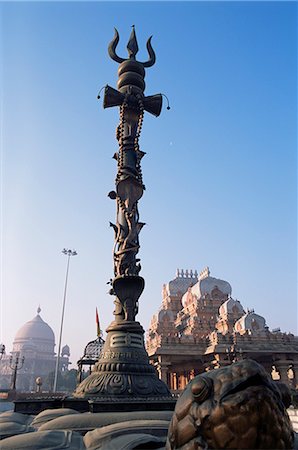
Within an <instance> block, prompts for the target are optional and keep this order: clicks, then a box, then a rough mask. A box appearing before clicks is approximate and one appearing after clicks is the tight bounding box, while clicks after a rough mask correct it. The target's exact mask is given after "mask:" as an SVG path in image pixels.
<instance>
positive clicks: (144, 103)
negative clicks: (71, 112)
mask: <svg viewBox="0 0 298 450" xmlns="http://www.w3.org/2000/svg"><path fill="white" fill-rule="evenodd" d="M118 41H119V34H118V32H117V30H115V36H114V39H113V40H112V42H111V43H110V45H109V55H110V57H111V58H112V59H113V60H114V61H116V62H118V63H120V66H119V69H118V75H119V79H118V85H117V87H118V90H115V89H113V88H111V87H110V86H106V87H105V95H104V103H103V106H104V108H109V107H113V106H119V107H120V123H119V125H118V127H117V131H116V138H117V140H118V143H119V149H118V152H117V153H115V155H114V159H115V160H116V161H117V169H118V170H117V176H116V189H115V191H111V192H110V193H109V197H110V198H111V199H113V200H115V201H116V223H115V224H113V223H110V225H111V227H112V228H113V229H114V232H115V243H114V249H113V253H114V279H113V280H111V290H110V293H111V295H113V296H115V300H114V303H115V310H114V312H113V314H114V316H115V319H114V321H113V322H112V323H111V324H110V325H109V327H108V328H107V338H106V342H105V345H104V348H103V350H102V353H101V356H100V358H99V360H98V362H97V363H96V365H95V368H94V370H93V372H92V374H91V375H90V376H89V377H87V378H86V379H85V380H84V381H83V382H82V383H81V384H80V385H79V386H78V387H77V389H76V391H75V393H74V396H75V397H80V398H90V397H91V398H94V397H96V398H97V399H98V400H99V401H100V400H101V399H103V398H109V397H113V398H117V399H120V400H121V399H127V398H129V399H130V400H133V399H136V398H144V397H147V398H148V397H151V398H152V397H153V398H154V397H155V398H166V399H168V398H169V397H170V395H171V394H170V391H169V390H168V388H167V386H166V384H165V383H164V382H162V381H161V380H159V379H158V377H157V374H156V371H155V369H154V367H153V366H151V365H150V364H149V358H148V355H147V352H146V350H145V346H144V337H143V334H144V330H143V328H142V326H141V325H140V323H139V322H137V321H136V320H135V318H136V315H137V313H138V300H139V297H140V296H141V294H142V292H143V289H144V279H143V278H142V277H141V276H140V275H139V272H140V270H141V265H140V259H139V258H138V252H139V248H140V244H139V233H140V231H141V229H142V227H143V226H144V225H145V224H144V223H143V222H140V220H139V211H138V201H139V200H140V199H141V197H142V195H143V191H144V188H145V187H144V184H143V178H142V171H141V160H142V158H143V156H144V155H145V153H144V152H142V151H141V150H140V147H139V137H140V134H141V129H142V124H143V116H144V111H148V112H149V113H151V114H153V115H155V116H158V115H159V114H160V112H161V107H162V96H161V94H157V95H153V96H150V97H145V96H144V89H145V81H144V77H145V68H147V67H150V66H152V65H153V64H154V62H155V53H154V51H153V48H152V46H151V38H149V40H148V42H147V49H148V53H149V60H148V61H147V62H144V63H141V62H139V61H137V60H136V54H137V52H138V44H137V39H136V35H135V30H134V27H133V29H132V32H131V35H130V39H129V42H128V45H127V49H128V55H129V57H128V58H127V59H124V58H120V57H119V56H118V55H117V54H116V47H117V44H118Z"/></svg>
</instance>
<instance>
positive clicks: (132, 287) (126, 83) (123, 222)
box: [103, 27, 162, 321]
mask: <svg viewBox="0 0 298 450" xmlns="http://www.w3.org/2000/svg"><path fill="white" fill-rule="evenodd" d="M118 42H119V34H118V31H117V30H116V29H115V36H114V39H113V40H112V42H111V43H110V45H109V55H110V57H111V58H112V59H113V60H114V61H116V62H118V63H120V66H119V69H118V75H119V79H118V84H117V87H118V90H116V89H113V88H111V87H110V86H106V87H105V95H104V102H103V106H104V108H108V107H112V106H120V123H119V125H118V127H117V133H116V137H117V140H118V142H119V150H118V152H117V153H115V155H114V158H115V159H116V160H117V164H118V171H117V176H116V191H112V192H110V193H109V197H110V198H112V199H115V200H116V202H117V221H116V224H113V223H111V224H110V225H111V226H112V227H113V229H114V231H115V244H114V250H113V253H114V275H115V279H114V280H113V282H112V287H113V289H111V294H116V296H117V299H116V310H115V311H114V314H115V316H116V321H122V320H128V321H133V320H135V316H136V314H137V312H138V298H139V296H140V295H141V293H142V291H143V288H144V280H143V278H141V277H139V276H138V275H139V272H140V270H141V265H140V259H139V258H137V254H138V252H139V248H140V245H139V233H140V231H141V229H142V227H143V226H144V223H142V222H140V221H139V212H138V201H139V200H140V198H141V197H142V195H143V191H144V189H145V186H144V185H143V179H142V171H141V159H142V158H143V156H144V155H145V153H144V152H142V151H141V150H140V148H139V136H140V134H141V129H142V123H143V116H144V110H145V111H148V112H150V113H151V114H154V115H155V116H158V115H159V114H160V111H161V107H162V95H161V94H157V95H153V96H150V97H145V96H144V89H145V81H144V78H145V69H144V67H150V66H152V65H153V64H154V62H155V53H154V50H153V48H152V46H151V37H150V38H149V40H148V42H147V49H148V53H149V60H148V61H147V62H144V63H142V62H139V61H137V60H136V54H137V52H138V43H137V39H136V35H135V30H134V27H133V29H132V32H131V35H130V39H129V42H128V45H127V49H128V54H129V58H128V59H124V58H120V57H119V56H118V55H117V54H116V47H117V44H118ZM123 290H124V291H125V293H124V292H123Z"/></svg>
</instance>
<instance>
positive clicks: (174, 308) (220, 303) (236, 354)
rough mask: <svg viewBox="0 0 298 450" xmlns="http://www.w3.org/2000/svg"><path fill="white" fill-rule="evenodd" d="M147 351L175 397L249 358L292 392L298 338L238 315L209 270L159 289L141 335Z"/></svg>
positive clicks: (249, 314)
mask: <svg viewBox="0 0 298 450" xmlns="http://www.w3.org/2000/svg"><path fill="white" fill-rule="evenodd" d="M146 347H147V351H148V354H149V358H150V360H151V363H153V364H154V365H155V367H156V368H157V370H158V372H159V376H160V378H161V379H162V380H163V381H165V382H166V383H167V385H168V386H169V388H170V389H171V391H172V392H173V393H179V392H180V391H181V390H183V389H184V387H185V386H186V385H187V383H188V382H189V381H190V380H191V379H192V378H194V377H195V376H196V375H197V374H199V373H202V372H204V371H208V370H210V369H214V368H219V367H222V366H225V365H228V364H231V363H232V362H234V361H237V360H240V359H247V358H251V359H253V360H255V361H257V362H259V363H260V364H262V365H263V367H265V369H266V370H267V372H268V373H270V375H271V376H273V378H277V379H278V378H279V379H280V380H281V381H283V382H286V383H287V384H288V385H289V386H290V387H296V383H297V381H298V380H297V381H296V375H297V376H298V372H297V371H298V337H297V336H294V335H293V334H291V333H282V332H281V331H280V329H275V330H269V327H268V326H267V325H266V320H265V318H264V317H262V316H260V315H259V314H257V313H256V312H255V311H254V310H253V309H250V310H244V308H243V306H242V305H241V303H240V301H238V300H236V299H234V298H232V288H231V285H230V283H228V282H227V281H224V280H221V279H218V278H214V277H212V276H211V275H210V270H209V268H208V267H207V268H205V269H204V270H202V272H201V273H200V274H198V272H197V271H192V270H190V271H188V270H185V271H184V270H177V274H176V277H175V278H174V279H173V280H171V281H169V282H168V283H167V284H164V286H163V289H162V304H161V307H160V309H159V311H158V312H157V313H156V314H155V315H153V317H152V319H151V322H150V326H149V330H148V332H147V342H146Z"/></svg>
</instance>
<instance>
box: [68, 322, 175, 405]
mask: <svg viewBox="0 0 298 450" xmlns="http://www.w3.org/2000/svg"><path fill="white" fill-rule="evenodd" d="M107 332H108V333H107V338H106V342H105V344H104V347H103V350H102V352H101V356H100V358H99V360H98V362H97V363H96V365H95V366H94V369H93V372H92V373H91V375H89V376H88V377H87V378H86V379H85V380H84V381H82V383H81V384H79V386H78V387H77V389H76V390H75V392H74V393H73V396H74V397H76V398H86V399H92V400H97V401H106V400H109V399H110V400H111V401H115V400H117V399H118V400H119V401H121V402H123V400H125V401H128V402H133V401H135V400H142V399H143V400H144V399H148V400H149V398H150V399H152V400H154V399H156V400H157V399H160V400H163V399H164V400H168V399H170V398H171V393H170V391H169V389H168V387H167V385H166V384H165V383H164V382H163V381H161V380H160V379H159V378H158V376H157V374H156V371H155V368H154V367H153V366H152V365H151V364H150V363H149V358H148V355H147V352H146V350H145V345H144V337H143V335H144V330H143V328H142V326H141V325H140V323H139V322H135V321H122V322H112V323H111V325H110V326H109V328H108V329H107Z"/></svg>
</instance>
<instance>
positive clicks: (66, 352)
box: [61, 344, 70, 356]
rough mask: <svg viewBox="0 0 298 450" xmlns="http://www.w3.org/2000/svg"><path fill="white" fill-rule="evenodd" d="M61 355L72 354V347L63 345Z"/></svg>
mask: <svg viewBox="0 0 298 450" xmlns="http://www.w3.org/2000/svg"><path fill="white" fill-rule="evenodd" d="M61 355H62V356H70V348H69V346H68V345H67V344H66V345H64V347H62V350H61Z"/></svg>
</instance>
